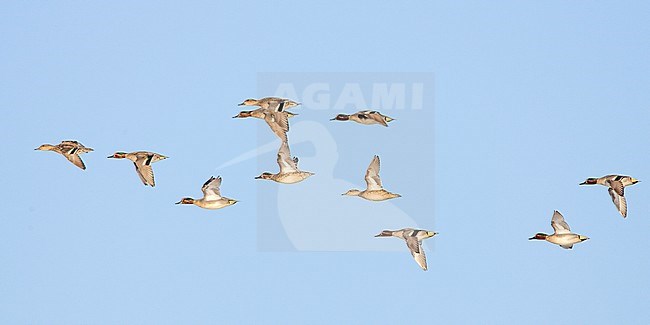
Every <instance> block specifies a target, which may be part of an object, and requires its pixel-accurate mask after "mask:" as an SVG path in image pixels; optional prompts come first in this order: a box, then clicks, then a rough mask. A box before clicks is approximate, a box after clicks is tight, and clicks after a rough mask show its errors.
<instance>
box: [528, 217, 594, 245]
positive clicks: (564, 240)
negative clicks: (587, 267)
mask: <svg viewBox="0 0 650 325" xmlns="http://www.w3.org/2000/svg"><path fill="white" fill-rule="evenodd" d="M551 227H553V230H554V232H553V234H552V235H547V234H545V233H541V232H539V233H537V234H535V236H533V237H530V238H528V240H546V241H547V242H549V243H553V244H556V245H559V246H560V247H562V248H564V249H572V248H573V245H574V244H577V243H581V242H583V241H585V240H587V239H589V237H587V236H583V235H578V234H574V233H572V232H571V228H570V227H569V224H568V223H566V221H564V216H562V214H561V213H560V212H558V211H554V212H553V218H551Z"/></svg>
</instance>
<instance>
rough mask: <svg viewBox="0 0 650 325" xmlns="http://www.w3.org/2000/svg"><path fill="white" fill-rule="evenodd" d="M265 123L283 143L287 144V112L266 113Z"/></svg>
mask: <svg viewBox="0 0 650 325" xmlns="http://www.w3.org/2000/svg"><path fill="white" fill-rule="evenodd" d="M264 121H265V122H266V124H268V125H269V127H270V128H271V131H273V133H275V135H277V136H278V138H280V140H282V141H283V142H287V141H288V140H287V132H288V131H289V114H287V113H286V112H275V111H269V110H267V111H265V112H264Z"/></svg>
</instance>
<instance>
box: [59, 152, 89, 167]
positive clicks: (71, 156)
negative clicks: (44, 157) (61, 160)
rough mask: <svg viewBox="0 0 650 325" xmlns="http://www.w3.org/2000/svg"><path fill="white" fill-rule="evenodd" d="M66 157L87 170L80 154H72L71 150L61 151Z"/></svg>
mask: <svg viewBox="0 0 650 325" xmlns="http://www.w3.org/2000/svg"><path fill="white" fill-rule="evenodd" d="M61 154H62V155H63V156H64V157H66V158H67V159H68V160H69V161H70V162H71V163H73V164H74V165H75V166H77V167H79V168H81V169H83V170H85V169H86V165H85V164H84V162H83V160H81V157H79V155H78V154H76V153H73V154H70V153H69V152H63V153H61Z"/></svg>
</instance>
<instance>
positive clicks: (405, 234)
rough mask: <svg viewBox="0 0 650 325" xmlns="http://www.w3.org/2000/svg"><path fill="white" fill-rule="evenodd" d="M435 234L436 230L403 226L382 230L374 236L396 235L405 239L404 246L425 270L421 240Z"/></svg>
mask: <svg viewBox="0 0 650 325" xmlns="http://www.w3.org/2000/svg"><path fill="white" fill-rule="evenodd" d="M437 234H438V233H437V232H433V231H428V230H422V229H413V228H404V229H400V230H384V231H382V232H381V233H379V234H378V235H375V237H397V238H401V239H404V241H406V246H407V247H408V248H409V250H410V251H411V255H412V256H413V258H414V259H415V262H417V263H418V265H419V266H420V267H421V268H422V269H423V270H425V271H426V270H427V257H426V255H425V254H424V249H422V241H423V240H425V239H427V238H431V237H433V236H435V235H437Z"/></svg>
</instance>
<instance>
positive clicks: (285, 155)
mask: <svg viewBox="0 0 650 325" xmlns="http://www.w3.org/2000/svg"><path fill="white" fill-rule="evenodd" d="M278 165H279V166H280V173H281V174H285V173H292V172H297V171H298V158H295V157H294V158H291V152H290V151H289V143H287V142H286V141H284V142H282V145H281V146H280V149H279V150H278Z"/></svg>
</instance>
